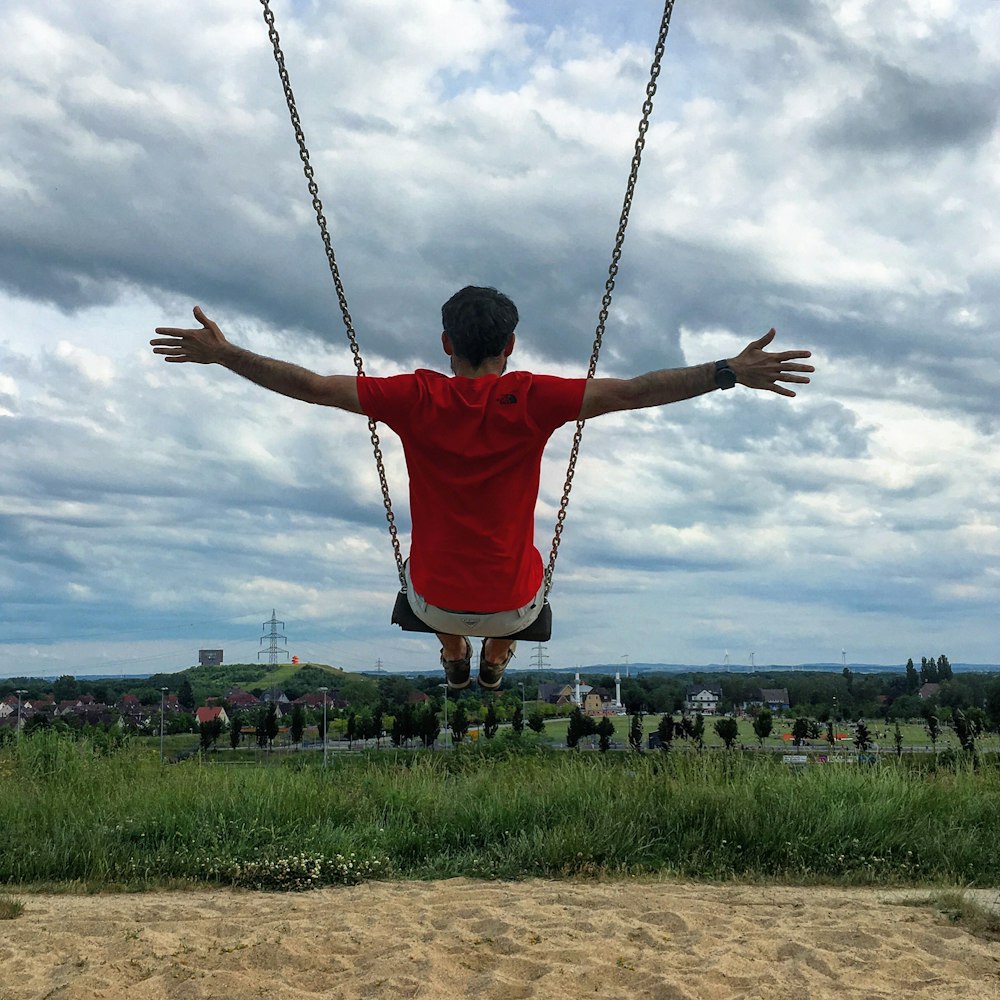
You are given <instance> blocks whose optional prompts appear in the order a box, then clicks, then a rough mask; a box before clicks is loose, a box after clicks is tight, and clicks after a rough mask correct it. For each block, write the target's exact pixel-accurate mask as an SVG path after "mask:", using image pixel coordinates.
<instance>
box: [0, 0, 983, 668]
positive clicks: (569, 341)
mask: <svg viewBox="0 0 1000 1000" xmlns="http://www.w3.org/2000/svg"><path fill="white" fill-rule="evenodd" d="M274 9H275V14H276V17H277V24H278V28H279V30H280V32H281V38H282V42H283V45H284V48H285V52H286V58H287V65H288V70H289V72H290V75H291V79H292V83H293V86H294V88H295V93H296V96H297V99H298V103H299V106H300V111H301V115H302V121H303V125H304V128H305V131H306V137H307V140H308V142H309V146H310V148H311V150H312V154H313V164H314V167H315V170H316V176H317V180H318V182H319V184H320V190H321V195H322V197H323V200H324V204H325V206H326V209H327V214H328V217H329V220H330V225H331V229H332V232H333V238H334V245H335V247H336V251H337V257H338V261H339V263H340V268H341V273H342V276H343V280H344V283H345V286H346V290H347V296H348V300H349V303H350V307H351V312H352V315H353V317H354V320H355V325H356V327H357V330H358V336H359V339H360V341H361V345H362V351H363V354H364V357H365V367H366V370H367V371H368V372H369V373H370V374H376V375H377V374H393V373H396V372H400V371H404V370H407V369H412V368H413V367H415V366H424V367H441V366H442V365H443V363H444V358H443V356H442V355H441V354H440V347H439V341H438V335H439V332H440V313H439V309H440V304H441V302H443V301H444V300H445V299H446V298H447V297H448V296H449V295H450V294H451V293H452V292H453V291H454V290H455V289H456V288H459V287H461V286H462V285H465V284H470V283H473V284H492V285H496V286H498V287H500V288H501V289H503V290H504V291H506V292H507V293H508V294H509V295H511V297H512V298H513V299H514V300H515V301H516V302H517V303H518V306H519V308H520V311H521V317H522V319H521V326H520V327H519V330H518V334H519V339H518V350H517V353H516V355H515V361H516V362H517V365H518V366H519V367H523V368H531V369H539V370H547V371H552V372H555V373H557V374H566V375H572V374H583V373H584V372H585V370H586V364H587V359H588V357H589V354H590V345H591V341H592V339H593V334H594V327H595V324H596V320H597V314H598V311H599V307H600V297H601V292H602V290H603V284H604V279H605V275H606V271H607V266H608V260H609V257H610V251H611V247H612V244H613V238H614V231H615V228H616V225H617V219H618V213H619V211H620V207H621V200H622V193H623V191H624V185H625V179H626V176H627V172H628V166H629V161H630V158H631V152H632V145H633V142H634V137H635V132H636V125H637V122H638V117H639V112H640V109H641V104H642V99H643V96H644V88H645V80H646V76H647V73H648V67H649V63H650V59H651V55H652V45H653V42H654V40H655V37H656V32H657V26H658V24H659V19H660V15H661V11H662V7H661V6H660V4H659V3H658V2H657V0H624V2H621V3H617V4H608V3H607V2H606V0H600V2H599V0H573V2H570V0H422V2H416V3H414V2H410V0H406V2H404V0H325V2H322V3H319V2H310V0H275V3H274ZM5 10H6V13H5V18H4V23H5V37H6V38H7V41H6V42H5V52H4V59H3V63H2V66H0V626H2V634H0V676H9V675H14V674H23V673H32V674H60V673H65V672H69V673H92V672H107V673H138V672H148V671H157V670H175V669H180V668H182V667H185V666H188V665H190V664H191V663H192V662H194V661H195V660H196V657H197V650H198V649H199V648H204V647H222V648H224V649H225V651H226V659H227V660H229V661H237V660H242V661H248V660H254V659H256V658H257V655H258V651H259V650H260V648H261V643H260V640H261V636H262V632H263V630H262V622H263V621H264V620H265V619H268V618H270V616H271V611H272V608H273V609H275V611H276V612H277V617H278V618H279V619H281V620H283V621H284V622H285V629H284V634H285V635H286V636H287V637H288V646H287V649H288V652H289V654H291V653H295V654H298V655H299V656H300V657H302V658H303V659H310V660H317V661H322V662H328V663H333V664H337V665H339V666H343V667H345V668H347V669H349V670H361V669H369V668H371V667H373V666H374V665H375V664H376V663H377V662H378V661H381V663H382V665H383V667H384V668H385V669H388V670H393V669H413V668H418V667H423V666H426V667H428V668H432V667H434V665H435V664H436V660H437V649H436V647H435V645H434V644H433V640H432V639H428V638H427V637H421V636H413V635H405V634H403V633H400V632H399V631H398V630H397V629H396V628H395V627H393V626H390V625H389V624H388V616H389V612H390V608H391V605H392V599H393V596H394V592H395V589H396V588H397V580H396V574H395V564H394V561H393V558H392V552H391V548H390V545H389V541H388V534H387V532H386V530H385V519H384V516H383V512H382V504H381V499H380V496H379V490H378V482H377V477H376V473H375V470H374V463H373V460H372V456H371V451H370V445H369V443H368V433H367V428H366V426H365V422H364V421H363V419H361V418H358V417H354V416H352V415H349V414H344V413H338V412H336V411H332V410H326V409H322V408H318V407H310V406H308V405H306V404H303V403H296V402H293V401H290V400H286V399H283V398H281V397H278V396H276V395H273V394H270V393H267V392H265V391H264V390H261V389H258V388H256V387H254V386H252V385H250V384H248V383H246V382H243V381H242V380H240V379H239V378H237V377H235V376H233V375H232V374H230V373H228V372H226V371H223V370H222V369H220V368H217V367H211V368H201V367H195V366H171V365H166V364H164V363H163V362H162V360H160V359H159V358H156V357H154V356H153V354H152V352H151V350H150V348H149V347H148V340H149V339H150V337H151V336H153V328H154V327H155V326H157V325H181V326H183V325H188V321H189V317H190V310H191V308H192V306H193V305H194V304H196V303H198V304H201V305H202V306H203V308H204V309H205V310H206V311H207V312H208V314H209V315H210V316H212V317H213V318H215V319H217V320H218V321H219V322H220V324H221V325H222V327H223V329H224V330H226V331H227V333H228V334H229V336H230V338H231V339H233V340H235V341H236V342H237V343H240V344H242V345H244V346H247V347H249V348H251V349H253V350H256V351H259V352H261V353H264V354H269V355H272V356H279V357H282V358H287V359H289V360H293V361H296V362H298V363H300V364H304V365H306V366H309V367H312V368H314V369H317V370H319V371H322V372H326V373H329V372H352V371H353V367H352V361H351V357H350V354H349V352H348V351H347V349H346V342H345V340H344V331H343V324H342V321H341V319H340V316H339V309H338V305H337V300H336V295H335V293H334V289H333V286H332V282H331V280H330V276H329V273H328V271H327V269H326V260H325V257H324V254H323V250H322V245H321V243H320V240H319V236H318V234H317V231H316V227H315V222H314V219H313V215H312V210H311V208H310V202H309V197H308V193H307V191H306V187H305V181H304V179H303V176H302V171H301V166H300V164H299V160H298V156H297V151H296V148H295V143H294V138H293V134H292V131H291V127H290V125H289V122H288V118H287V113H286V111H285V108H284V103H283V97H282V93H281V89H280V85H279V82H278V77H277V73H276V71H275V67H274V61H273V57H272V54H271V50H270V45H269V43H268V39H267V33H266V28H265V25H264V21H263V19H262V17H261V8H260V7H259V5H258V4H257V3H256V2H252V0H198V2H197V3H195V2H193V0H170V2H169V3H167V2H165V0H150V2H148V3H143V4H131V3H125V4H97V5H93V4H85V5H84V4H74V3H66V2H62V0H31V2H27V0H10V2H9V3H8V4H7V5H5ZM998 93H1000V5H997V4H996V3H995V2H993V0H961V2H958V0H755V2H754V3H746V2H743V0H716V2H713V3H704V2H701V0H678V3H677V6H676V9H675V11H674V18H673V25H672V27H671V31H670V36H669V39H668V44H667V54H666V57H665V61H664V69H663V73H662V75H661V79H660V86H659V91H658V94H657V98H656V108H655V111H654V116H653V125H652V127H651V129H650V132H649V138H648V144H647V148H646V153H645V156H644V161H643V168H642V174H641V176H640V181H639V186H638V191H637V195H636V199H635V204H634V208H633V219H632V225H631V228H630V230H629V235H628V239H627V241H626V245H625V253H624V257H623V261H622V270H621V276H620V279H619V283H618V289H617V292H616V297H615V303H614V305H613V308H612V314H611V318H610V320H609V323H608V331H607V340H606V345H605V351H604V354H603V357H602V368H601V370H602V372H603V373H604V374H609V375H617V376H626V375H633V374H638V373H640V372H642V371H646V370H649V369H654V368H662V367H672V366H676V365H683V364H693V363H698V362H703V361H713V360H715V359H716V358H719V357H724V356H729V355H732V354H735V353H736V352H737V351H738V350H739V349H740V348H741V347H742V346H744V344H745V343H746V342H747V341H748V340H750V339H752V338H754V337H757V336H759V335H760V334H761V333H763V332H764V331H766V330H767V329H768V327H770V326H772V325H773V326H775V327H776V328H777V330H778V339H777V341H776V343H775V347H776V348H779V349H780V348H804V349H809V350H811V351H812V352H813V360H814V362H815V364H816V365H817V373H816V375H815V377H814V380H813V383H812V385H810V386H807V387H805V388H804V390H803V391H801V392H800V394H799V395H798V397H797V398H796V399H794V400H789V399H785V398H782V397H780V396H777V395H773V394H764V393H753V392H751V391H749V390H746V389H743V388H737V389H735V390H733V391H732V392H727V393H725V394H722V393H715V394H712V395H711V396H708V397H705V398H703V399H700V400H698V401H694V402H687V403H681V404H677V405H674V406H670V407H667V408H665V409H662V410H659V411H645V412H642V413H637V414H627V415H621V416H613V417H605V418H602V419H600V420H596V421H593V422H592V423H590V424H589V425H588V426H587V428H586V433H585V435H584V442H583V452H582V456H581V459H580V464H579V466H578V471H577V475H576V480H575V485H574V491H573V499H572V503H571V506H570V512H569V517H568V521H567V527H566V532H565V535H564V541H563V545H562V548H561V551H560V557H559V565H558V568H557V574H556V586H555V589H554V591H553V594H552V603H553V607H554V611H555V621H556V626H555V633H554V636H553V639H552V641H551V642H550V643H549V644H548V645H547V647H546V648H545V650H544V656H545V662H547V663H549V664H551V665H552V666H575V665H578V664H590V663H618V662H623V658H624V657H626V656H627V657H628V658H629V660H630V661H631V662H638V661H663V662H686V663H692V664H709V663H720V662H722V661H723V660H724V658H725V656H726V654H727V652H728V654H729V657H730V661H731V662H732V663H733V664H743V663H747V662H748V661H749V659H750V655H751V652H753V653H754V656H755V662H756V663H757V664H758V665H760V664H766V663H785V664H793V663H802V662H813V661H823V660H826V661H839V660H840V659H841V656H842V650H846V656H847V660H848V662H867V663H886V664H896V663H902V662H904V661H905V660H906V658H907V657H908V656H914V657H919V656H921V655H936V654H938V653H941V652H946V653H947V654H948V656H949V657H950V659H951V660H952V661H954V662H979V663H996V662H1000V632H998V628H997V622H998V614H997V611H998V608H1000V575H998V565H1000V563H998V556H1000V529H998V513H1000V447H998V444H1000V408H998V401H997V397H998V391H997V390H998V383H1000V377H998V371H1000V347H998V338H997V330H998V318H1000V294H998V273H1000V270H998V265H1000V253H998V249H997V248H998V243H997V219H998V212H997V209H998V206H1000V167H998V164H1000V130H998V125H997V113H998V100H997V98H998ZM385 437H386V441H385V447H386V454H387V464H388V471H389V476H390V482H391V485H392V488H393V493H394V500H395V504H396V507H397V508H398V512H399V518H400V521H401V523H402V524H403V526H404V528H405V527H406V525H407V505H406V485H405V474H404V470H403V468H402V463H401V458H400V454H399V451H398V448H397V447H396V444H395V442H394V441H393V440H390V437H391V435H390V433H389V432H386V434H385ZM569 443H570V432H569V429H564V430H563V431H561V432H559V434H558V435H557V436H556V437H555V438H554V439H553V441H552V443H551V445H550V449H549V452H548V453H547V455H548V458H547V461H548V467H547V472H546V473H545V475H544V478H543V489H542V495H541V497H540V500H539V506H538V544H539V547H540V548H542V550H543V552H545V553H547V551H548V547H549V539H550V538H551V534H552V524H553V522H554V516H555V510H556V508H557V505H558V498H559V495H560V493H561V489H562V482H563V478H564V474H565V465H566V458H567V455H568V451H569ZM404 544H405V537H404ZM533 653H534V650H533V649H532V648H531V647H528V648H523V649H522V651H521V653H520V656H519V665H521V666H526V665H528V664H530V663H531V662H534V657H533Z"/></svg>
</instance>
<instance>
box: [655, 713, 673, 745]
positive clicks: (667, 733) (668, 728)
mask: <svg viewBox="0 0 1000 1000" xmlns="http://www.w3.org/2000/svg"><path fill="white" fill-rule="evenodd" d="M656 734H657V735H658V736H659V737H660V749H661V750H662V751H663V752H664V753H669V752H670V748H671V747H672V746H673V742H674V717H673V716H672V715H670V714H669V713H668V714H666V715H662V716H660V721H659V722H658V723H657V724H656Z"/></svg>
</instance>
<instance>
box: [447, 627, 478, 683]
mask: <svg viewBox="0 0 1000 1000" xmlns="http://www.w3.org/2000/svg"><path fill="white" fill-rule="evenodd" d="M465 649H466V653H465V659H464V660H446V659H445V658H444V650H443V649H442V650H441V666H442V667H444V676H445V680H447V681H448V690H449V691H464V690H465V689H466V688H467V687H468V686H469V685H470V684H471V683H472V677H471V672H472V643H471V642H469V640H468V637H466V640H465Z"/></svg>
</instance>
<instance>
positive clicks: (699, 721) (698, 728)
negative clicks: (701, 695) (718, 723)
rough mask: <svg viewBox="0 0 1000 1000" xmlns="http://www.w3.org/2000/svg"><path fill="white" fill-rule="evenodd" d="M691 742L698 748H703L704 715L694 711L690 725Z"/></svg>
mask: <svg viewBox="0 0 1000 1000" xmlns="http://www.w3.org/2000/svg"><path fill="white" fill-rule="evenodd" d="M690 734H691V742H692V743H694V745H695V746H696V747H697V748H698V749H699V750H703V749H704V748H705V716H704V715H702V714H701V712H696V713H695V716H694V721H693V722H692V723H691V726H690Z"/></svg>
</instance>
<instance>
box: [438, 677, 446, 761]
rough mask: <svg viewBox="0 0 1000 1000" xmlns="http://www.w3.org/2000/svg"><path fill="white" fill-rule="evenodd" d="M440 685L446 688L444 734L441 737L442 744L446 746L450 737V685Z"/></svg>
mask: <svg viewBox="0 0 1000 1000" xmlns="http://www.w3.org/2000/svg"><path fill="white" fill-rule="evenodd" d="M438 687H440V688H444V736H443V737H442V738H441V745H442V746H445V745H446V741H447V739H448V685H447V684H439V685H438Z"/></svg>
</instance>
